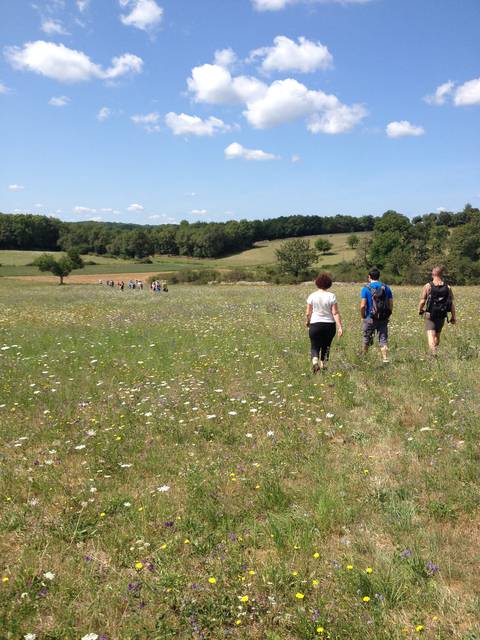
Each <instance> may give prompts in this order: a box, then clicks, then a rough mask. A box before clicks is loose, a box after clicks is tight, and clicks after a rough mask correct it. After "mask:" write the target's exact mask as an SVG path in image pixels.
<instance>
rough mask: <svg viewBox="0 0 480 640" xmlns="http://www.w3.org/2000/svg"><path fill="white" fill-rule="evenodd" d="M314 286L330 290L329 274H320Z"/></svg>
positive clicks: (330, 279) (330, 280)
mask: <svg viewBox="0 0 480 640" xmlns="http://www.w3.org/2000/svg"><path fill="white" fill-rule="evenodd" d="M315 284H316V285H317V287H318V288H319V289H330V287H331V286H332V278H331V277H330V274H329V273H325V272H324V273H321V274H320V275H319V276H318V277H317V279H316V280H315Z"/></svg>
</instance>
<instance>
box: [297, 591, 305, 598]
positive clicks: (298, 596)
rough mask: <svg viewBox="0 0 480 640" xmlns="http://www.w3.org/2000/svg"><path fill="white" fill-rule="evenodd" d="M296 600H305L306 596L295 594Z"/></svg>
mask: <svg viewBox="0 0 480 640" xmlns="http://www.w3.org/2000/svg"><path fill="white" fill-rule="evenodd" d="M295 598H297V600H303V599H304V598H305V594H304V593H300V592H298V593H296V594H295Z"/></svg>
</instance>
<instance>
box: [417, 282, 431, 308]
mask: <svg viewBox="0 0 480 640" xmlns="http://www.w3.org/2000/svg"><path fill="white" fill-rule="evenodd" d="M429 293H430V287H429V286H428V284H426V285H425V286H424V287H423V290H422V297H421V298H420V302H419V304H418V313H419V315H423V314H424V312H425V305H426V303H427V298H428V295H429Z"/></svg>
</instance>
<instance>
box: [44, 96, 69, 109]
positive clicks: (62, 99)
mask: <svg viewBox="0 0 480 640" xmlns="http://www.w3.org/2000/svg"><path fill="white" fill-rule="evenodd" d="M69 102H70V98H68V97H67V96H58V97H57V98H55V97H53V98H50V100H49V101H48V104H50V105H51V106H52V107H65V106H67V104H68V103H69Z"/></svg>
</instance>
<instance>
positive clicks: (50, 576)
mask: <svg viewBox="0 0 480 640" xmlns="http://www.w3.org/2000/svg"><path fill="white" fill-rule="evenodd" d="M43 577H44V578H45V580H53V579H54V578H55V574H54V573H52V572H51V571H47V572H46V573H44V574H43Z"/></svg>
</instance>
